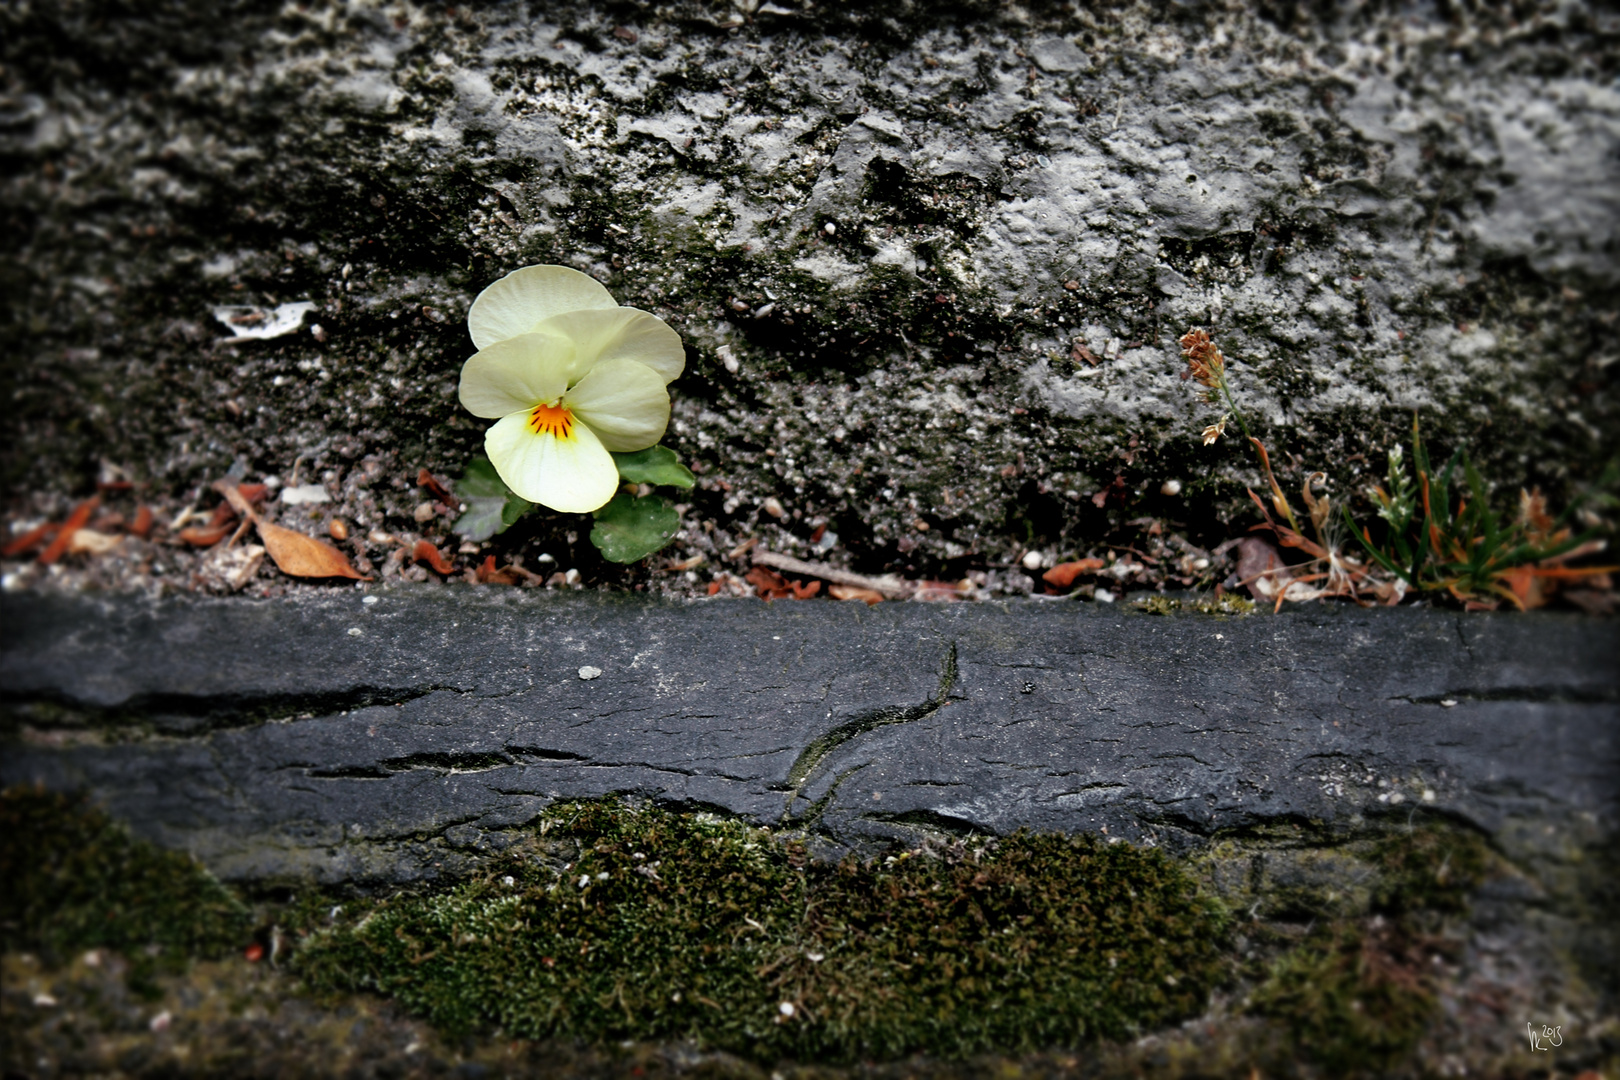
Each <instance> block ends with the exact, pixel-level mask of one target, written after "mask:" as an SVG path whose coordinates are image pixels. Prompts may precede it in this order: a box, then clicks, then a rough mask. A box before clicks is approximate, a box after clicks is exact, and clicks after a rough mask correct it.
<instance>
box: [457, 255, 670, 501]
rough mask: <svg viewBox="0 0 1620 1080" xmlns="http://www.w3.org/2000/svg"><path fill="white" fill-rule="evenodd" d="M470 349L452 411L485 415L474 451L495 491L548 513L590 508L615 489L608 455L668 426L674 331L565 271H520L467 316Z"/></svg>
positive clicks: (643, 443)
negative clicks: (502, 488)
mask: <svg viewBox="0 0 1620 1080" xmlns="http://www.w3.org/2000/svg"><path fill="white" fill-rule="evenodd" d="M467 329H468V331H470V332H471V334H472V339H473V344H474V345H476V346H478V352H477V353H476V354H475V355H474V356H473V357H472V358H471V359H469V360H468V361H467V362H466V363H465V364H463V365H462V368H461V386H460V391H459V392H460V397H461V404H462V406H463V407H464V408H465V409H467V411H468V412H470V413H472V414H473V415H474V416H482V417H485V418H486V419H490V420H497V421H498V423H496V424H495V425H494V426H493V427H491V428H490V429H489V431H488V432H487V433H486V434H485V435H484V450H485V452H486V453H487V454H489V460H490V462H491V463H493V464H494V466H495V471H496V472H497V473H499V474H500V477H501V479H502V480H503V481H504V482H505V483H506V486H507V487H509V488H511V489H512V491H514V492H515V493H516V494H517V495H518V496H519V497H521V498H524V499H527V500H529V501H530V502H534V503H539V504H540V505H542V506H549V507H551V508H552V509H553V510H562V511H565V512H569V513H585V512H589V511H591V510H596V509H599V508H600V507H601V506H602V505H603V504H605V503H606V502H607V501H608V500H609V499H611V498H613V493H614V491H615V490H617V488H618V486H619V470H618V467H617V466H615V465H614V463H613V458H612V457H611V456H610V455H609V451H614V452H624V451H631V450H645V449H646V448H647V447H649V446H652V445H654V444H655V443H657V442H658V440H659V439H661V438H663V436H664V428H665V427H666V426H667V425H668V423H669V391H668V390H667V389H666V387H667V386H668V384H669V383H670V381H671V380H673V379H674V378H675V377H676V376H677V375H679V374H680V373H681V370H682V368H684V367H685V366H686V350H685V349H684V348H683V347H682V346H681V339H680V335H678V334H676V333H675V331H673V330H671V329H670V328H669V327H668V326H666V325H665V324H664V323H663V322H662V321H661V320H660V319H659V318H658V317H657V316H655V315H649V314H648V313H647V312H645V311H638V310H637V309H635V308H628V307H620V306H619V305H618V304H617V303H615V302H614V299H613V296H612V295H611V294H610V293H609V292H608V291H607V289H605V288H603V287H602V286H601V285H600V284H598V283H597V282H596V281H595V280H594V279H592V278H590V277H587V276H586V275H585V274H582V273H580V272H579V271H577V270H570V269H568V268H567V267H565V266H525V267H524V268H523V269H521V270H514V271H513V272H512V273H510V274H508V275H506V276H505V277H503V278H501V280H499V281H497V282H495V284H493V285H491V286H490V287H489V288H487V289H485V290H484V291H483V292H481V293H479V294H478V299H476V300H474V301H473V305H472V310H471V311H469V312H468V313H467Z"/></svg>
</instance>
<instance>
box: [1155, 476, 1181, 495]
mask: <svg viewBox="0 0 1620 1080" xmlns="http://www.w3.org/2000/svg"><path fill="white" fill-rule="evenodd" d="M1159 494H1160V495H1169V496H1172V497H1174V496H1176V495H1180V494H1181V481H1180V480H1166V481H1165V482H1164V483H1162V484H1160V485H1159Z"/></svg>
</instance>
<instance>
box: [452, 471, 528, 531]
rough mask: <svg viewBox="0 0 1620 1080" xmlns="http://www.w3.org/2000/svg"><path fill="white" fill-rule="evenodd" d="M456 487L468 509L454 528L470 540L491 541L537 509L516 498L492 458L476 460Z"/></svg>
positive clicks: (459, 497)
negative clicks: (497, 470)
mask: <svg viewBox="0 0 1620 1080" xmlns="http://www.w3.org/2000/svg"><path fill="white" fill-rule="evenodd" d="M452 486H453V487H454V489H455V493H456V498H458V499H460V500H461V501H462V502H463V503H465V504H466V506H467V512H466V513H464V514H462V515H461V516H460V517H459V518H457V519H456V523H455V525H454V526H452V528H454V529H455V531H456V532H458V533H460V534H461V535H462V536H464V537H466V538H467V539H468V540H488V539H489V538H490V537H492V536H495V535H497V534H499V533H503V532H505V531H506V530H507V529H508V528H509V527H511V525H512V524H513V523H514V522H516V521H517V519H518V518H520V517H522V516H523V515H524V514H527V513H528V512H529V511H530V510H532V509H534V504H533V503H531V502H529V501H528V500H526V499H520V498H518V497H517V496H516V495H514V494H512V492H511V491H510V490H509V489H508V488H507V486H506V484H505V483H504V482H503V481H502V480H501V475H500V473H498V472H496V471H495V466H494V465H493V464H491V463H490V460H489V459H488V458H484V457H477V458H473V459H472V461H470V462H468V463H467V471H466V472H464V473H462V474H461V479H460V480H457V481H456V482H455V483H454V485H452Z"/></svg>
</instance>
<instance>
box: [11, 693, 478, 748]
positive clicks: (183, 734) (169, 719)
mask: <svg viewBox="0 0 1620 1080" xmlns="http://www.w3.org/2000/svg"><path fill="white" fill-rule="evenodd" d="M441 690H444V691H449V692H450V693H453V694H465V693H469V692H470V691H468V690H466V689H464V688H463V687H459V686H448V685H445V684H441V683H432V684H429V685H427V686H413V687H409V688H399V687H386V686H356V687H353V688H351V689H347V690H329V691H319V692H314V693H303V694H298V693H253V692H244V693H228V694H176V693H155V694H137V695H135V696H134V697H131V698H129V699H127V700H126V701H124V702H122V703H120V704H118V705H92V704H89V703H86V702H83V701H80V700H78V699H76V698H74V697H73V696H72V695H70V694H66V693H61V692H57V693H43V694H28V695H7V696H6V697H4V698H3V699H0V714H3V715H4V716H5V717H6V718H7V719H9V720H12V721H20V722H22V723H25V724H27V725H29V726H30V727H32V728H35V729H36V730H45V731H49V730H58V729H64V728H85V727H89V728H128V727H143V726H148V725H150V726H151V727H152V728H154V729H156V730H157V731H159V732H161V733H162V734H163V735H164V736H166V737H169V738H179V739H202V738H205V737H207V736H208V735H211V734H212V733H214V732H216V731H229V730H236V729H241V728H250V727H259V726H261V725H264V724H273V723H287V722H290V721H296V720H301V719H306V718H309V719H314V718H317V717H331V716H337V715H339V714H340V713H344V712H354V711H356V710H359V709H367V708H372V707H375V706H379V705H382V706H387V705H403V704H405V703H406V702H407V701H415V700H416V699H417V698H423V697H427V696H428V695H429V694H433V693H437V692H439V691H441Z"/></svg>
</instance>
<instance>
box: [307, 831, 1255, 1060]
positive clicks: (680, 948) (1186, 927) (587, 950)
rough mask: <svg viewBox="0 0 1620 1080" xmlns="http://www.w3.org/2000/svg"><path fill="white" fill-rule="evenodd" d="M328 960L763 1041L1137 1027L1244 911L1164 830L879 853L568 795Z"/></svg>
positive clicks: (330, 930)
mask: <svg viewBox="0 0 1620 1080" xmlns="http://www.w3.org/2000/svg"><path fill="white" fill-rule="evenodd" d="M350 907H351V908H353V911H352V912H350V911H344V912H342V913H340V914H339V916H338V919H337V923H336V925H333V926H330V927H325V928H321V929H319V930H317V931H315V932H313V933H311V934H310V935H309V936H308V937H307V938H306V939H305V940H304V942H303V944H302V945H301V946H300V948H299V950H298V954H297V955H298V963H299V965H300V970H301V971H302V972H303V974H304V976H305V978H306V979H307V980H308V981H309V982H310V983H311V984H312V985H314V986H316V987H319V988H324V989H328V990H342V991H346V990H358V989H370V990H376V991H379V992H382V993H386V994H389V995H392V996H394V997H396V998H398V999H399V1000H400V1001H402V1002H403V1003H405V1004H406V1005H407V1006H408V1007H409V1008H411V1009H413V1010H414V1011H417V1012H419V1013H421V1014H424V1015H426V1016H427V1017H429V1018H430V1019H432V1020H433V1021H435V1022H436V1023H439V1024H441V1025H444V1026H446V1027H449V1028H452V1029H470V1028H473V1027H476V1026H483V1025H496V1026H499V1028H500V1029H501V1030H502V1031H503V1032H504V1033H505V1034H508V1035H513V1036H520V1037H526V1038H540V1039H547V1038H577V1039H586V1040H592V1041H600V1040H609V1039H628V1038H643V1039H647V1038H652V1039H690V1040H693V1041H696V1042H697V1043H699V1044H700V1045H704V1046H708V1047H714V1048H722V1049H731V1050H735V1051H738V1052H745V1053H747V1054H748V1055H749V1056H752V1057H758V1058H766V1059H770V1058H777V1057H789V1058H799V1059H814V1060H829V1059H843V1060H848V1059H851V1058H877V1059H882V1058H893V1057H897V1056H900V1055H903V1054H907V1053H911V1052H916V1051H922V1050H926V1051H928V1052H929V1053H930V1054H933V1055H938V1056H947V1057H954V1056H962V1055H967V1054H971V1053H975V1052H979V1051H985V1050H1000V1051H1022V1050H1030V1049H1035V1048H1040V1047H1050V1046H1063V1045H1074V1044H1076V1043H1081V1042H1087V1041H1091V1040H1094V1039H1096V1038H1098V1037H1113V1038H1120V1037H1126V1036H1130V1035H1133V1034H1135V1033H1138V1032H1142V1031H1147V1030H1151V1029H1153V1028H1155V1027H1158V1026H1162V1025H1164V1024H1166V1023H1169V1022H1172V1021H1175V1020H1177V1019H1180V1018H1183V1017H1186V1016H1189V1015H1192V1014H1194V1013H1196V1012H1198V1011H1199V1010H1201V1009H1202V1008H1203V1007H1204V1004H1205V1001H1206V999H1207V996H1208V991H1209V989H1210V987H1211V985H1212V983H1213V982H1214V981H1215V979H1216V978H1217V976H1218V974H1219V973H1220V971H1221V970H1222V966H1223V961H1222V958H1221V952H1220V947H1221V939H1222V932H1221V931H1222V926H1223V917H1222V915H1221V913H1220V910H1219V908H1218V906H1217V905H1215V904H1214V903H1213V902H1212V901H1209V900H1208V899H1206V898H1204V897H1203V896H1201V895H1200V894H1199V892H1198V890H1197V889H1196V887H1195V886H1194V885H1193V883H1192V881H1191V879H1190V878H1188V877H1187V876H1186V875H1185V874H1184V873H1183V872H1182V871H1181V870H1180V869H1179V868H1178V867H1176V866H1175V865H1174V864H1172V863H1171V862H1170V861H1169V860H1168V859H1166V858H1164V857H1163V856H1162V855H1160V854H1159V853H1158V852H1156V851H1151V850H1139V849H1136V848H1132V847H1130V846H1128V845H1124V844H1119V845H1107V844H1099V843H1097V842H1095V841H1094V840H1092V839H1091V838H1089V837H1080V838H1072V839H1070V838H1062V837H1054V836H1031V835H1026V834H1020V835H1017V836H1013V837H1009V838H1005V839H1002V840H999V841H988V840H986V841H983V842H979V843H962V844H957V845H954V846H950V847H946V848H925V849H922V850H919V851H916V852H909V853H906V854H905V855H902V856H891V857H889V858H886V859H883V860H880V861H867V862H861V861H856V860H852V859H848V860H845V861H843V862H841V863H839V864H837V865H829V864H824V863H816V862H813V861H811V860H810V859H809V858H808V857H807V855H806V853H805V851H804V848H803V846H802V845H801V844H800V843H798V842H797V841H793V840H785V841H784V840H780V839H778V838H776V837H774V836H772V835H771V834H770V833H769V832H768V831H766V830H762V829H755V828H750V827H748V826H745V825H743V824H740V823H737V822H733V821H727V820H721V819H716V818H713V817H709V816H706V815H682V814H672V813H667V812H663V811H657V810H636V809H633V808H630V807H626V806H623V805H616V804H571V805H560V806H557V807H553V808H552V809H551V810H550V811H548V813H547V815H546V817H545V819H544V820H543V821H542V823H541V826H540V838H539V839H538V840H537V842H536V844H535V845H534V846H529V847H526V848H523V847H520V848H518V849H514V851H513V852H509V853H508V854H507V855H506V856H503V859H502V861H501V862H500V863H499V864H498V865H495V866H494V867H493V869H492V870H491V871H490V872H489V873H488V874H486V875H485V876H484V877H482V878H480V879H478V880H475V881H469V882H464V883H462V884H459V885H457V886H454V887H452V888H450V889H448V890H445V891H442V892H438V893H434V894H432V895H401V896H397V897H394V898H391V899H387V900H383V901H380V902H377V903H375V904H364V905H350Z"/></svg>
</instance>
